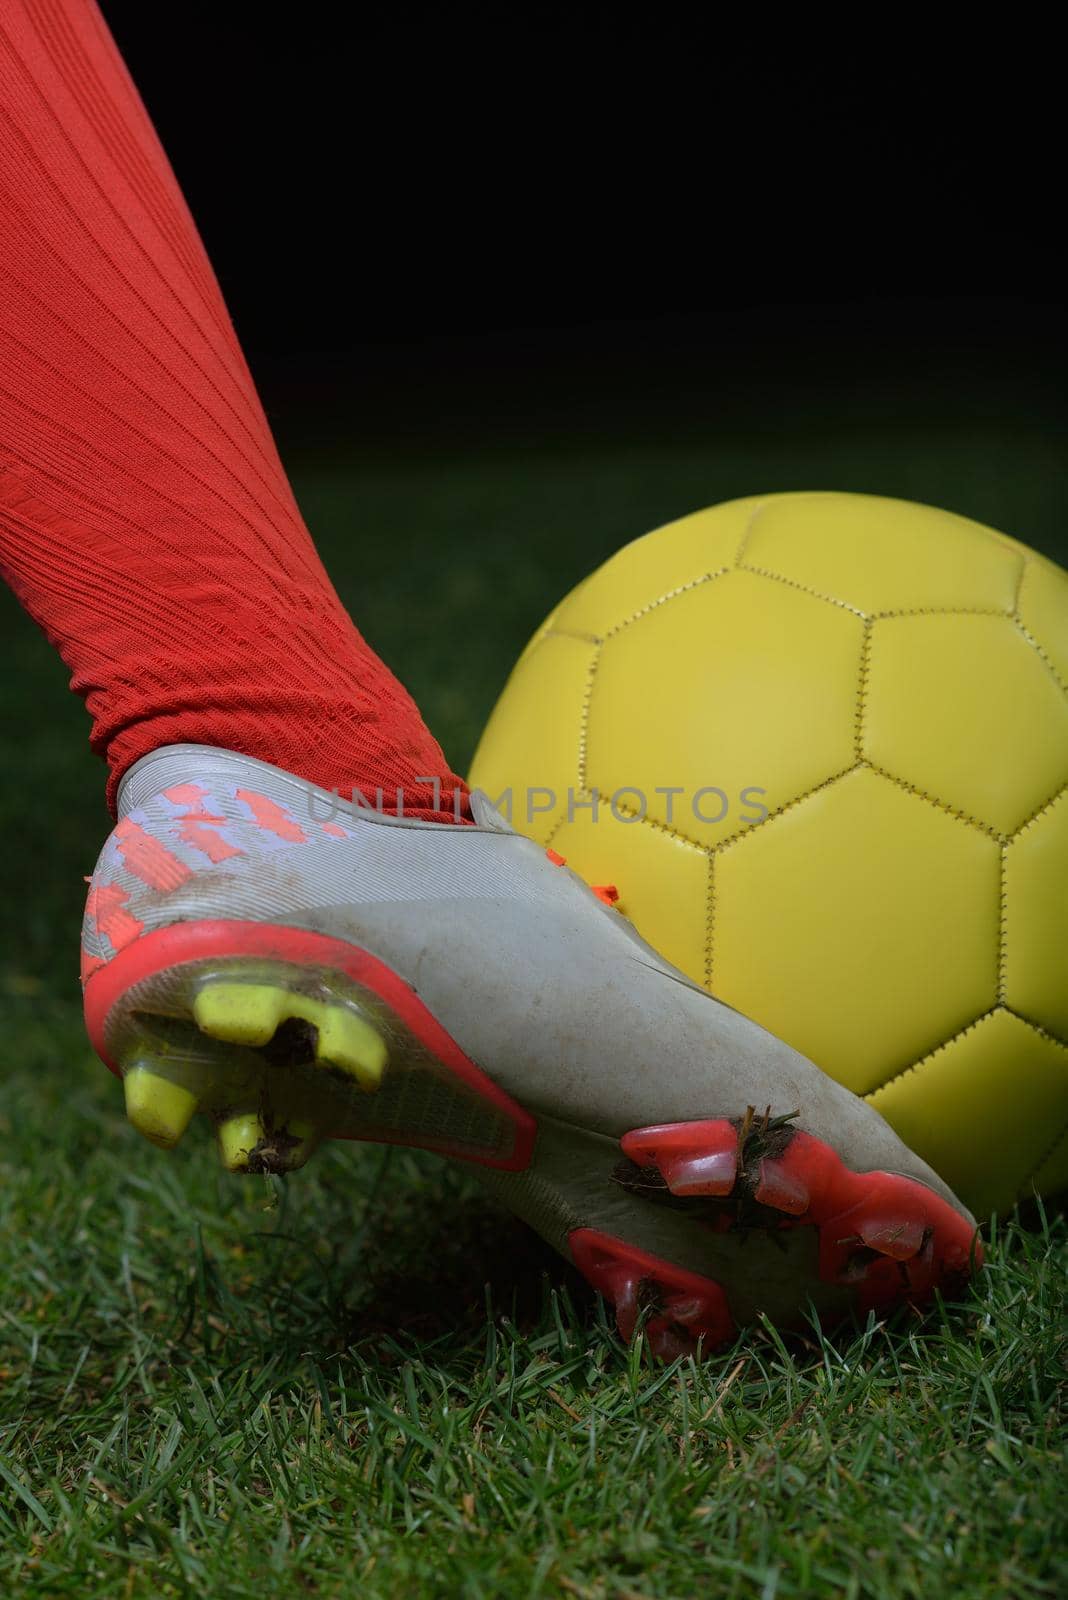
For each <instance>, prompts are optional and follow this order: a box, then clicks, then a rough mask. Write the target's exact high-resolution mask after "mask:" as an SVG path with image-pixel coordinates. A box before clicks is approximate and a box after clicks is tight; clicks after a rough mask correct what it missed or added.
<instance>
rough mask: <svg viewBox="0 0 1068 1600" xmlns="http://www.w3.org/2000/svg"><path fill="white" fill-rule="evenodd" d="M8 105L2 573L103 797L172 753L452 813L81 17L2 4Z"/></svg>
mask: <svg viewBox="0 0 1068 1600" xmlns="http://www.w3.org/2000/svg"><path fill="white" fill-rule="evenodd" d="M0 98H2V104H3V110H2V112H0V563H2V571H3V574H4V576H5V577H6V578H7V581H8V582H9V583H10V584H11V586H12V587H13V589H14V590H15V592H16V594H17V595H18V596H19V599H20V600H21V602H22V604H23V605H24V606H25V608H26V609H27V611H29V612H30V614H31V615H32V616H33V617H34V618H35V619H36V621H37V622H38V623H39V624H40V625H41V627H42V628H43V629H44V630H45V632H46V633H47V634H48V637H49V638H50V639H51V640H52V642H53V643H54V644H55V646H56V648H57V649H58V650H59V652H60V654H61V655H62V656H63V659H64V661H65V662H66V663H67V665H68V667H69V668H70V671H71V682H72V687H73V688H74V689H75V690H76V691H77V692H78V693H79V694H82V695H84V697H85V700H86V704H87V706H88V709H89V711H90V713H91V714H92V718H93V727H92V735H91V739H92V744H93V748H94V749H95V750H97V751H98V752H99V753H100V754H101V755H102V756H104V757H105V758H106V760H107V763H108V767H109V770H110V778H109V791H108V792H109V799H110V800H111V801H113V800H114V796H115V792H116V789H117V785H118V782H119V780H120V778H121V776H122V774H123V772H124V771H125V770H126V769H127V768H128V767H129V766H130V765H131V764H132V763H133V762H134V761H135V760H137V758H138V757H139V756H142V755H144V754H146V753H147V752H148V751H150V750H153V749H155V748H157V747H158V746H159V745H161V744H173V743H176V742H178V741H182V740H188V741H194V742H199V743H203V744H213V745H223V746H226V747H228V748H230V749H235V750H243V751H245V752H247V753H248V754H249V755H253V756H260V757H262V758H264V759H266V760H270V761H274V762H276V763H278V764H279V765H280V766H283V767H286V768H287V769H288V770H290V771H292V772H297V773H299V774H300V775H301V776H302V777H307V778H309V779H311V780H313V781H314V782H316V783H318V784H322V785H323V786H325V787H326V788H328V789H330V788H334V787H337V788H339V789H340V790H342V791H343V792H344V793H346V794H348V793H351V791H352V788H353V786H354V785H355V786H356V787H357V788H358V789H360V790H362V791H363V792H364V793H366V794H368V795H370V796H374V795H375V794H376V791H377V790H378V789H379V788H381V789H382V790H383V791H384V793H385V796H386V797H388V801H389V803H392V801H394V800H395V797H396V794H397V791H398V790H402V791H403V798H404V806H405V809H406V810H407V811H410V812H412V813H414V814H415V815H417V816H436V817H439V818H441V819H442V820H448V819H449V818H450V817H451V816H452V815H453V795H452V791H453V789H454V787H455V786H456V785H457V784H458V782H459V780H457V779H455V778H454V777H453V774H452V773H451V772H450V771H449V769H448V766H447V764H446V762H445V760H444V757H443V756H442V753H441V751H440V749H439V748H438V746H437V744H436V743H435V741H434V739H433V738H432V737H431V735H430V733H429V732H428V731H427V729H426V727H425V725H424V723H423V721H422V719H421V718H420V716H419V713H418V711H417V710H416V708H415V706H414V704H413V703H412V701H411V699H410V698H409V696H408V695H407V694H406V693H405V691H404V689H403V688H402V687H401V685H400V684H399V683H398V682H397V680H396V678H395V677H394V676H393V675H392V673H391V672H389V671H388V670H387V668H386V667H385V666H384V665H383V663H382V662H381V661H380V660H379V659H378V657H377V656H376V655H375V654H374V652H373V651H372V650H371V649H369V647H368V646H367V644H366V643H365V641H364V640H363V639H362V638H361V636H360V634H359V633H358V632H357V630H356V628H355V627H354V626H353V624H352V622H351V620H350V618H349V617H348V615H347V614H346V612H345V610H344V608H343V607H342V605H341V603H340V601H339V600H338V597H337V595H336V593H335V592H334V589H333V587H332V585H331V583H330V580H329V579H328V577H327V575H326V573H325V571H324V570H323V567H322V564H321V562H320V561H319V558H318V556H317V555H316V552H315V548H314V546H313V545H312V542H311V539H310V538H309V536H308V533H307V530H306V528H305V526H304V523H303V521H302V519H301V516H300V512H299V511H298V509H297V506H296V503H295V501H294V499H293V494H292V492H291V490H290V487H289V484H288V482H287V481H286V476H285V473H284V472H283V470H282V467H281V464H280V462H279V460H278V455H277V452H276V450H275V447H274V442H273V440H272V438H271V434H270V430H269V428H268V426H267V422H266V420H265V418H264V415H263V411H262V409H261V406H260V403H259V399H258V397H257V395H256V390H255V388H254V386H253V383H252V379H251V377H250V376H249V373H248V369H247V367H246V365H245V362H244V359H243V357H242V354H241V351H240V349H239V347H238V344H237V340H236V338H235V336H234V332H233V328H232V326H231V324H230V319H229V316H228V315H227V311H226V307H225V305H224V304H223V301H222V297H221V295H220V293H219V288H218V285H217V283H216V281H215V278H214V275H213V273H212V270H211V267H210V265H209V263H208V260H207V257H206V255H205V253H204V249H203V247H202V245H201V242H200V239H199V238H198V236H197V232H196V229H195V227H194V225H193V222H192V219H191V218H190V216H189V213H188V211H187V209H186V206H185V203H184V201H183V199H182V196H181V194H180V192H179V189H178V186H177V184H176V183H175V180H174V177H173V174H172V173H171V171H170V168H169V166H168V164H167V161H166V158H165V156H164V154H163V151H162V149H161V148H160V145H159V142H158V140H157V139H156V136H155V133H154V132H153V129H152V127H151V124H150V123H149V121H148V118H147V116H146V114H145V111H144V109H143V107H142V105H141V102H140V99H139V98H138V95H137V92H136V90H135V89H134V87H133V84H132V83H131V81H130V79H129V77H128V75H127V73H126V70H125V67H124V66H123V64H122V61H121V59H120V57H119V55H118V53H117V51H116V50H115V47H114V45H113V43H112V41H111V39H110V37H109V35H108V33H107V30H106V28H105V26H104V24H103V21H102V20H101V18H100V15H99V13H98V12H97V10H96V8H95V6H94V5H92V4H90V3H89V0H13V3H12V4H11V5H9V6H6V7H5V8H4V14H3V18H2V21H0ZM431 778H433V779H435V780H436V783H437V797H436V794H435V789H434V787H433V786H432V785H431V784H430V781H429V780H430V779H431ZM459 810H460V812H461V815H462V814H463V810H464V799H463V788H462V785H460V799H459Z"/></svg>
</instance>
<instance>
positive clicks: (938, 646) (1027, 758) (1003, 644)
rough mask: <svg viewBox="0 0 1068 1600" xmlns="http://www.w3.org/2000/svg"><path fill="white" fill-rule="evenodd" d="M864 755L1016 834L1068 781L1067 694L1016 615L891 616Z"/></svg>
mask: <svg viewBox="0 0 1068 1600" xmlns="http://www.w3.org/2000/svg"><path fill="white" fill-rule="evenodd" d="M862 748H863V752H864V755H865V756H866V757H867V759H868V760H870V761H871V762H872V763H873V765H875V766H878V767H881V768H882V769H883V770H884V771H886V772H888V773H890V774H891V775H892V776H893V777H895V778H899V779H900V780H901V781H902V782H904V783H908V784H910V785H911V786H912V787H913V788H916V789H918V790H920V791H921V792H922V793H923V794H926V795H930V796H931V797H932V798H933V799H935V800H937V801H939V802H940V803H941V804H943V805H945V806H948V807H949V808H950V809H951V810H954V811H961V812H963V813H964V814H965V815H966V816H970V817H974V818H975V819H976V820H977V821H979V822H982V823H984V824H985V825H986V826H988V827H990V828H993V829H994V830H995V831H996V832H998V833H1002V834H1010V833H1012V832H1013V831H1014V830H1015V829H1016V828H1018V827H1019V826H1020V824H1021V823H1022V822H1024V821H1026V819H1027V818H1028V817H1029V816H1031V815H1032V814H1033V813H1034V811H1036V810H1037V809H1038V807H1039V806H1041V805H1043V804H1044V803H1045V802H1046V801H1047V800H1048V799H1049V798H1050V796H1051V795H1053V794H1055V793H1056V792H1057V790H1058V788H1059V787H1060V786H1061V785H1062V784H1063V783H1065V782H1066V781H1068V697H1066V696H1065V694H1064V693H1063V691H1062V690H1061V689H1060V688H1059V687H1058V685H1057V683H1056V682H1055V680H1054V678H1053V676H1052V674H1051V673H1050V671H1049V668H1048V667H1047V666H1046V664H1045V662H1044V661H1043V660H1042V658H1041V657H1040V656H1039V654H1038V652H1037V651H1036V650H1034V649H1033V648H1032V647H1031V646H1030V645H1029V644H1028V642H1027V640H1026V639H1025V638H1024V637H1023V635H1022V634H1021V633H1020V631H1019V629H1018V628H1016V627H1015V626H1014V625H1013V623H1012V622H1011V621H1009V620H1008V619H1007V618H1005V619H1003V618H1001V617H991V616H974V615H948V614H939V615H933V616H912V617H891V618H888V619H887V620H885V621H882V622H877V623H875V625H874V627H873V629H872V637H871V648H870V652H869V659H868V673H867V683H866V688H865V697H864V720H863V733H862Z"/></svg>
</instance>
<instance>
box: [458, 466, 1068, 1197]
mask: <svg viewBox="0 0 1068 1600" xmlns="http://www.w3.org/2000/svg"><path fill="white" fill-rule="evenodd" d="M472 782H473V783H474V784H475V785H476V786H477V787H479V788H481V789H483V790H484V791H485V792H486V793H487V794H488V795H489V796H490V798H492V799H498V798H499V797H501V796H502V795H503V794H504V791H506V790H509V789H510V790H511V801H510V806H509V802H508V800H507V799H505V800H504V802H503V804H504V806H505V808H506V809H510V811H511V818H512V822H513V825H515V826H516V827H518V828H520V829H521V830H522V831H524V832H526V833H529V834H530V835H531V836H532V837H534V838H535V839H537V840H539V841H540V842H541V843H542V844H544V845H545V846H546V847H551V848H552V849H553V850H554V851H557V852H558V853H559V854H560V855H562V856H564V857H566V859H567V861H568V864H569V865H570V866H571V867H573V868H575V870H576V871H578V872H579V873H581V874H582V876H583V877H584V878H586V879H587V881H588V882H590V883H592V884H595V885H596V884H614V885H615V886H616V887H617V888H618V891H619V896H620V899H619V905H620V909H621V910H622V911H624V912H625V914H626V915H627V916H629V917H630V918H632V920H633V921H634V923H635V925H636V926H637V928H638V929H639V931H640V932H641V933H642V934H643V935H644V936H645V938H647V939H648V940H649V941H650V943H651V944H653V945H655V946H657V947H658V948H659V949H660V950H661V951H662V952H663V954H664V955H665V956H667V957H668V959H669V960H671V961H672V962H674V963H675V964H676V965H677V966H679V967H681V968H682V970H683V971H684V972H686V973H688V974H689V975H690V977H691V978H694V979H696V980H697V981H698V982H700V983H702V984H704V985H705V986H706V987H707V988H708V989H709V990H711V992H712V993H713V994H715V995H717V996H718V997H719V998H720V999H721V1000H725V1001H726V1002H727V1004H728V1005H731V1006H734V1007H736V1008H737V1009H738V1010H740V1011H743V1012H745V1013H746V1014H747V1015H749V1016H751V1017H754V1018H756V1019H757V1021H759V1022H761V1023H763V1024H764V1026H765V1027H767V1028H769V1029H771V1031H772V1032H773V1033H776V1034H778V1035H779V1036H780V1037H781V1038H783V1039H786V1040H788V1041H789V1043H790V1044H792V1045H794V1046H795V1047H796V1048H797V1049H798V1050H801V1051H803V1052H804V1054H805V1055H807V1056H809V1057H811V1059H812V1060H813V1061H815V1062H817V1063H818V1064H819V1065H820V1066H821V1067H822V1068H823V1069H824V1070H825V1071H826V1072H828V1073H830V1074H831V1075H832V1076H833V1077H835V1078H837V1079H838V1081H839V1082H840V1083H843V1084H846V1085H847V1086H848V1087H849V1088H850V1089H853V1090H854V1091H855V1092H856V1093H857V1094H860V1095H863V1096H864V1097H865V1098H866V1099H868V1100H870V1101H871V1102H872V1104H873V1105H875V1106H877V1107H878V1109H879V1110H880V1111H881V1112H882V1113H883V1115H884V1116H886V1117H887V1119H888V1120H889V1121H890V1122H891V1123H892V1124H893V1125H894V1127H895V1128H896V1129H897V1130H898V1132H899V1133H900V1134H901V1136H902V1138H904V1139H905V1141H906V1142H907V1143H908V1144H909V1145H911V1146H912V1147H913V1149H915V1150H917V1151H918V1152H919V1153H920V1154H921V1155H922V1156H924V1157H925V1158H926V1159H927V1160H928V1161H929V1162H931V1164H932V1165H933V1166H934V1167H935V1168H936V1169H937V1170H938V1171H939V1172H941V1173H942V1174H943V1176H944V1177H945V1178H946V1179H947V1181H948V1182H949V1183H950V1184H952V1186H953V1187H954V1189H956V1190H957V1192H958V1193H959V1194H960V1195H961V1197H962V1198H963V1199H964V1200H965V1201H966V1202H967V1203H968V1204H969V1205H970V1206H971V1207H972V1208H973V1209H974V1210H975V1211H976V1213H977V1214H979V1215H984V1216H985V1215H987V1214H988V1213H989V1212H990V1211H992V1210H995V1209H996V1210H999V1211H1004V1210H1005V1209H1006V1208H1007V1207H1008V1206H1010V1205H1011V1204H1012V1203H1013V1201H1014V1200H1015V1199H1016V1198H1017V1197H1020V1196H1024V1195H1026V1194H1029V1193H1030V1191H1031V1188H1032V1185H1034V1186H1035V1187H1037V1188H1038V1189H1039V1190H1040V1191H1042V1192H1045V1193H1052V1192H1054V1191H1055V1190H1056V1189H1058V1188H1060V1187H1062V1186H1064V1185H1065V1184H1066V1183H1068V574H1066V573H1065V572H1064V571H1062V570H1061V568H1059V567H1057V566H1055V565H1054V564H1053V563H1052V562H1050V561H1047V560H1045V559H1044V558H1043V557H1042V556H1039V555H1037V554H1036V553H1035V552H1034V551H1032V550H1029V549H1028V548H1027V547H1026V546H1025V545H1022V544H1020V543H1018V542H1017V541H1016V540H1014V539H1011V538H1008V537H1007V536H1006V535H1004V534H1000V533H995V532H994V531H993V530H991V529H989V528H985V527H982V526H980V525H979V524H978V523H975V522H970V521H968V520H967V519H966V518H964V517H958V516H954V515H953V514H952V513H950V512H946V511H936V510H933V509H931V508H929V507H927V506H919V505H911V504H909V503H908V502H905V501H898V500H884V499H878V498H875V497H869V496H866V495H851V494H822V493H819V494H780V495H771V496H765V497H761V498H754V499H750V500H736V501H732V502H730V503H729V504H726V505H721V506H714V507H713V508H712V509H711V510H708V511H700V512H698V513H696V515H694V516H691V517H684V518H683V519H682V520H681V521H679V522H674V523H671V524H670V525H669V526H668V527H665V528H661V529H659V530H658V531H656V532H654V533H651V534H649V535H648V536H647V537H645V538H643V539H638V540H637V541H636V542H635V543H633V544H630V545H628V546H627V547H626V548H625V549H623V550H621V551H619V553H618V554H617V555H614V556H613V557H612V558H611V560H609V561H607V562H606V563H605V564H604V566H603V567H601V568H600V569H599V571H597V572H595V573H594V574H593V575H592V577H589V578H587V579H586V580H585V582H583V583H580V584H579V586H578V587H577V588H576V589H574V590H573V591H572V592H571V594H569V595H568V596H567V598H566V599H565V600H564V601H563V602H562V603H561V604H560V605H559V606H558V607H557V608H556V610H555V611H554V612H553V613H552V615H551V616H550V617H549V618H548V620H547V621H546V622H545V623H544V625H543V626H542V627H541V628H540V629H539V631H538V632H537V633H536V634H535V636H534V638H533V639H532V640H531V642H530V644H529V645H528V646H527V648H526V650H525V651H524V653H523V655H522V656H521V657H520V660H519V662H518V664H517V665H516V667H515V670H514V671H513V673H512V676H511V678H510V679H509V681H508V684H507V687H506V688H505V690H504V692H503V694H502V695H501V698H500V700H499V702H498V704H497V706H496V709H495V710H494V712H493V715H492V716H491V718H490V721H489V724H488V726H487V728H486V731H485V734H484V735H483V738H482V742H481V745H480V747H479V750H478V753H477V756H476V758H475V763H474V769H473V773H472ZM595 807H596V810H595V809H594V808H595ZM661 1067H662V1070H663V1071H664V1072H665V1073H669V1072H670V1071H671V1063H670V1062H669V1061H665V1062H663V1063H662V1064H661Z"/></svg>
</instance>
